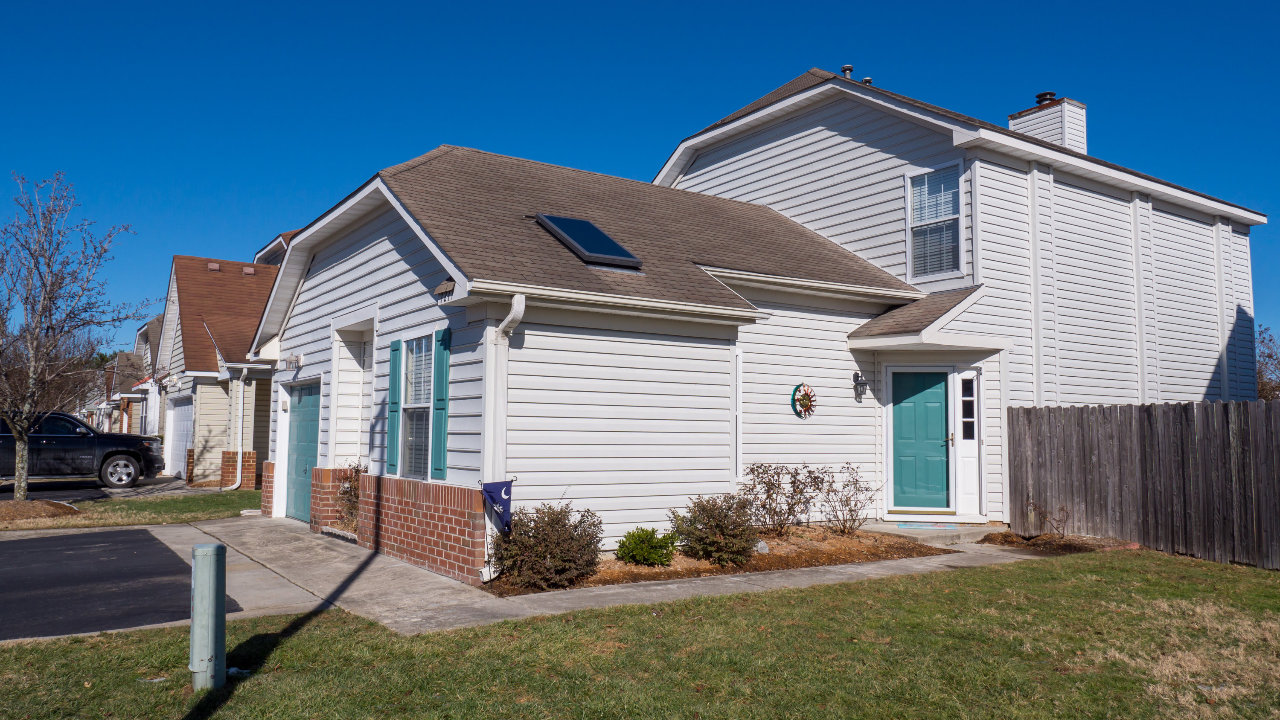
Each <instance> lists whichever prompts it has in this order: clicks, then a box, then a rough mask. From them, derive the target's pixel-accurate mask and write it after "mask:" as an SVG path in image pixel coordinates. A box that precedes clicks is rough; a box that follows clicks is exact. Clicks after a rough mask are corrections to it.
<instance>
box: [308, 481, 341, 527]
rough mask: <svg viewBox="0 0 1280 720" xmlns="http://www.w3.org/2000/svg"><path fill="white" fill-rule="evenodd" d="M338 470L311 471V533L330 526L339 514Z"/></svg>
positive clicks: (339, 482) (339, 483)
mask: <svg viewBox="0 0 1280 720" xmlns="http://www.w3.org/2000/svg"><path fill="white" fill-rule="evenodd" d="M340 472H341V471H340V470H334V469H333V468H313V469H312V470H311V532H320V528H322V527H325V526H327V525H332V524H333V523H334V522H335V521H337V520H338V519H339V518H340V517H341V514H340V513H339V512H338V488H339V486H340V485H341V482H342V481H341V480H340V478H339V477H338V473H340Z"/></svg>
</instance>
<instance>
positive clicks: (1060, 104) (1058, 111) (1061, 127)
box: [1009, 92, 1089, 153]
mask: <svg viewBox="0 0 1280 720" xmlns="http://www.w3.org/2000/svg"><path fill="white" fill-rule="evenodd" d="M1009 129H1010V130H1013V131H1015V132H1020V133H1024V134H1026V135H1030V136H1031V137H1034V138H1039V139H1041V140H1045V141H1048V142H1051V143H1054V144H1055V145H1061V146H1063V147H1065V148H1067V149H1069V150H1075V151H1076V152H1082V153H1087V152H1089V150H1088V143H1087V142H1086V132H1085V130H1086V123H1085V105H1084V103H1082V102H1080V101H1079V100H1072V99H1071V98H1060V97H1057V93H1052V92H1042V93H1038V94H1037V95H1036V104H1035V106H1034V107H1030V108H1027V109H1026V110H1023V111H1021V112H1016V113H1014V114H1012V115H1010V116H1009Z"/></svg>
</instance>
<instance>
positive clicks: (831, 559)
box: [483, 527, 952, 597]
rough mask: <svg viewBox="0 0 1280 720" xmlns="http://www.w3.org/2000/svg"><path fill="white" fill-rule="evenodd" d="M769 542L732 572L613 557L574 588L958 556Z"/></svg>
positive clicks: (806, 539)
mask: <svg viewBox="0 0 1280 720" xmlns="http://www.w3.org/2000/svg"><path fill="white" fill-rule="evenodd" d="M763 539H764V541H765V543H767V544H768V545H769V552H768V553H766V554H757V555H754V556H752V558H751V560H749V561H747V563H746V564H745V565H736V566H728V567H721V566H719V565H715V564H712V563H711V562H708V561H706V560H695V559H693V558H691V557H686V556H685V555H681V554H680V553H676V557H675V559H674V560H673V561H672V562H671V565H670V567H645V566H642V565H630V564H628V563H624V562H622V561H621V560H618V559H617V558H615V557H614V556H613V554H612V553H610V554H609V555H608V556H607V557H602V558H601V560H600V567H599V569H598V570H596V573H595V574H594V575H592V576H591V577H589V578H587V579H586V580H584V581H582V582H580V583H577V584H575V585H573V587H575V588H580V587H598V586H601V585H622V584H625V583H633V582H645V581H648V580H675V579H679V578H693V577H709V576H712V575H737V574H739V573H752V572H765V571H768V570H792V569H795V568H806V567H820V566H823V565H844V564H847V563H860V562H871V561H873V560H896V559H898V558H913V557H925V556H928V555H947V554H949V553H951V552H952V551H951V550H945V549H943V548H936V547H930V546H928V545H921V544H920V543H917V542H912V541H911V540H907V539H905V538H899V537H894V536H892V535H881V534H880V533H872V532H861V531H859V532H857V533H855V534H853V535H839V534H837V533H833V532H829V531H827V530H825V529H823V528H817V527H799V528H796V529H795V530H793V531H792V532H791V534H790V535H788V536H786V537H776V536H767V535H766V536H764V537H763ZM483 589H484V590H487V591H488V592H490V593H493V594H494V595H497V596H499V597H510V596H512V595H525V594H528V593H535V592H540V591H538V590H532V589H529V588H522V587H517V586H515V585H513V584H511V583H510V582H509V578H507V577H504V576H501V575H500V576H498V578H497V579H496V580H493V581H492V582H489V583H487V584H485V585H484V586H483Z"/></svg>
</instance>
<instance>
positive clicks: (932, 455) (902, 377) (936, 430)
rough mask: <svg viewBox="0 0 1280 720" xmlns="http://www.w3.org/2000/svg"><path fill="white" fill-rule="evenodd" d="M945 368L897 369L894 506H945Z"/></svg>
mask: <svg viewBox="0 0 1280 720" xmlns="http://www.w3.org/2000/svg"><path fill="white" fill-rule="evenodd" d="M947 456H948V452H947V374H946V373H939V372H895V373H894V374H893V506H894V507H895V508H944V509H945V508H947V507H948V505H949V498H950V493H949V492H947V490H948V487H947V485H948V474H949V473H948V472H947V469H948V468H947V461H948V457H947Z"/></svg>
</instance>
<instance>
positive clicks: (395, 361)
mask: <svg viewBox="0 0 1280 720" xmlns="http://www.w3.org/2000/svg"><path fill="white" fill-rule="evenodd" d="M400 346H401V343H400V341H399V340H392V341H391V369H390V378H389V380H388V384H387V474H388V475H396V474H398V473H399V472H400V383H401V381H402V380H403V378H402V377H401V375H402V373H401V372H400V349H401V348H400Z"/></svg>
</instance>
